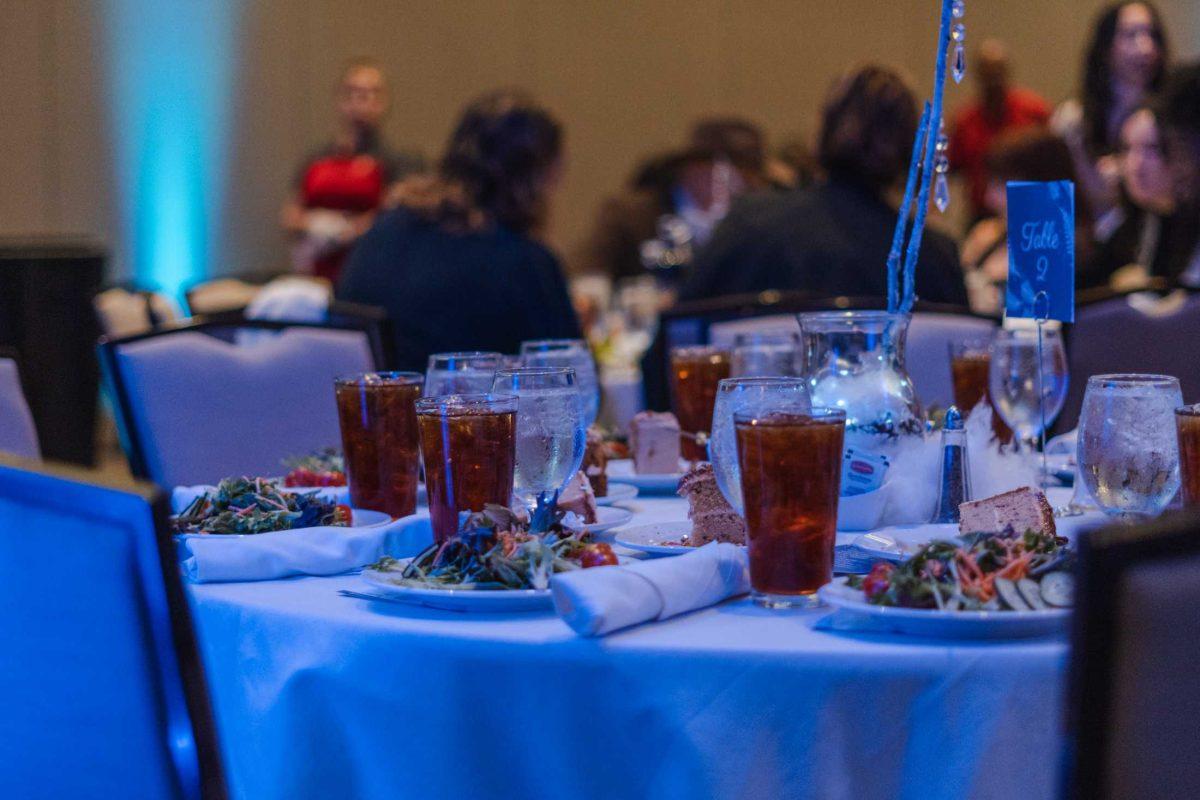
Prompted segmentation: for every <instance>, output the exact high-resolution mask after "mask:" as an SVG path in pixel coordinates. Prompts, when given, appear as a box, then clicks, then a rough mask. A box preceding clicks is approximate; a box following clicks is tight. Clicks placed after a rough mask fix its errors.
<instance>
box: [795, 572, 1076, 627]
mask: <svg viewBox="0 0 1200 800" xmlns="http://www.w3.org/2000/svg"><path fill="white" fill-rule="evenodd" d="M847 580H849V579H848V578H844V577H843V578H835V579H834V580H833V582H832V583H827V584H825V585H824V586H822V587H821V588H820V589H819V590H818V591H817V595H818V596H819V597H820V598H821V600H823V601H824V602H825V603H827V604H828V605H831V606H833V607H834V608H838V609H843V610H845V611H849V612H851V613H853V614H855V615H858V616H862V617H867V618H870V619H871V620H872V621H873V622H875V623H878V624H880V625H881V626H882V627H886V628H888V629H890V630H892V631H894V632H896V633H904V634H910V635H913V636H928V637H933V638H939V639H1015V638H1027V637H1031V636H1045V635H1049V634H1055V633H1059V632H1061V631H1063V630H1064V629H1065V628H1066V625H1067V622H1068V621H1069V620H1070V618H1071V609H1069V608H1047V609H1044V610H1038V611H941V610H938V609H933V608H928V609H927V608H902V607H898V606H880V605H875V604H873V603H869V602H867V600H866V599H865V598H864V597H863V593H862V591H861V590H859V589H855V588H853V587H851V586H847V585H846V581H847Z"/></svg>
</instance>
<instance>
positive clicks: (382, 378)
mask: <svg viewBox="0 0 1200 800" xmlns="http://www.w3.org/2000/svg"><path fill="white" fill-rule="evenodd" d="M368 378H377V379H379V380H378V382H368V381H367V379H368ZM424 382H425V376H424V375H423V374H421V373H420V372H409V371H406V370H403V371H402V370H378V371H375V372H350V373H346V374H344V375H335V376H334V378H333V385H334V386H411V385H413V384H423V383H424Z"/></svg>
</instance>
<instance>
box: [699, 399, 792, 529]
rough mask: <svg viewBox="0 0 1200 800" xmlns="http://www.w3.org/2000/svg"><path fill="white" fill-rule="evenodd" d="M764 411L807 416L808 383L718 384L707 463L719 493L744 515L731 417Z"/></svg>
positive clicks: (739, 471) (735, 440) (735, 441)
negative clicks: (709, 465) (770, 409)
mask: <svg viewBox="0 0 1200 800" xmlns="http://www.w3.org/2000/svg"><path fill="white" fill-rule="evenodd" d="M766 408H772V409H777V410H782V411H789V412H792V413H797V414H807V413H808V412H809V410H810V403H809V399H808V381H806V380H804V378H772V377H753V378H726V379H724V380H723V381H721V382H720V383H718V384H717V401H716V403H715V404H714V405H713V418H712V431H711V433H710V434H709V439H708V460H709V461H711V462H712V465H713V473H714V474H715V475H716V478H717V487H718V488H719V489H720V490H721V494H723V495H725V499H726V500H728V501H729V505H731V506H733V508H734V510H735V511H737V512H738V513H739V514H744V511H743V508H742V477H741V470H740V469H739V468H738V455H737V435H736V434H735V432H734V428H733V417H734V415H735V414H739V413H751V414H753V413H758V412H761V411H763V410H764V409H766Z"/></svg>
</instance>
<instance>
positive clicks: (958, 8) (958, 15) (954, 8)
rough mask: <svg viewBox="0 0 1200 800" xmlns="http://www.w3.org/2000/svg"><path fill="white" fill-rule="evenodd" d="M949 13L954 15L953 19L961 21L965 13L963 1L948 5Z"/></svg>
mask: <svg viewBox="0 0 1200 800" xmlns="http://www.w3.org/2000/svg"><path fill="white" fill-rule="evenodd" d="M950 13H951V14H953V15H954V18H955V19H962V18H963V14H965V13H967V4H966V3H964V2H963V0H954V2H953V3H952V4H951V5H950Z"/></svg>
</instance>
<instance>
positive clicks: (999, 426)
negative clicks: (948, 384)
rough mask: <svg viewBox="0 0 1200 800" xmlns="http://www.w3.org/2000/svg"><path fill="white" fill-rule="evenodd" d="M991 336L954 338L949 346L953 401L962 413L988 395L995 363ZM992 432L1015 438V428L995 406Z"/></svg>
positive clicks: (1004, 438)
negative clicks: (959, 339)
mask: <svg viewBox="0 0 1200 800" xmlns="http://www.w3.org/2000/svg"><path fill="white" fill-rule="evenodd" d="M991 346H992V337H991V336H981V337H979V338H977V339H968V340H965V341H961V342H952V343H951V344H950V346H949V350H950V377H951V378H952V380H953V381H954V405H956V406H958V410H959V411H960V412H962V414H963V416H964V417H965V416H968V415H969V414H970V413H971V412H972V411H973V410H974V409H975V406H977V405H979V402H980V401H981V400H985V399H986V400H989V403H990V398H988V371H989V370H990V369H991V366H992V355H991ZM992 433H993V434H995V437H996V438H997V439H998V440H1000V441H1001V442H1004V443H1007V442H1008V441H1009V440H1010V439H1011V438H1012V431H1011V430H1009V427H1008V426H1007V425H1005V424H1004V420H1003V419H1001V418H1000V415H999V414H998V413H997V412H996V410H995V409H992Z"/></svg>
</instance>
